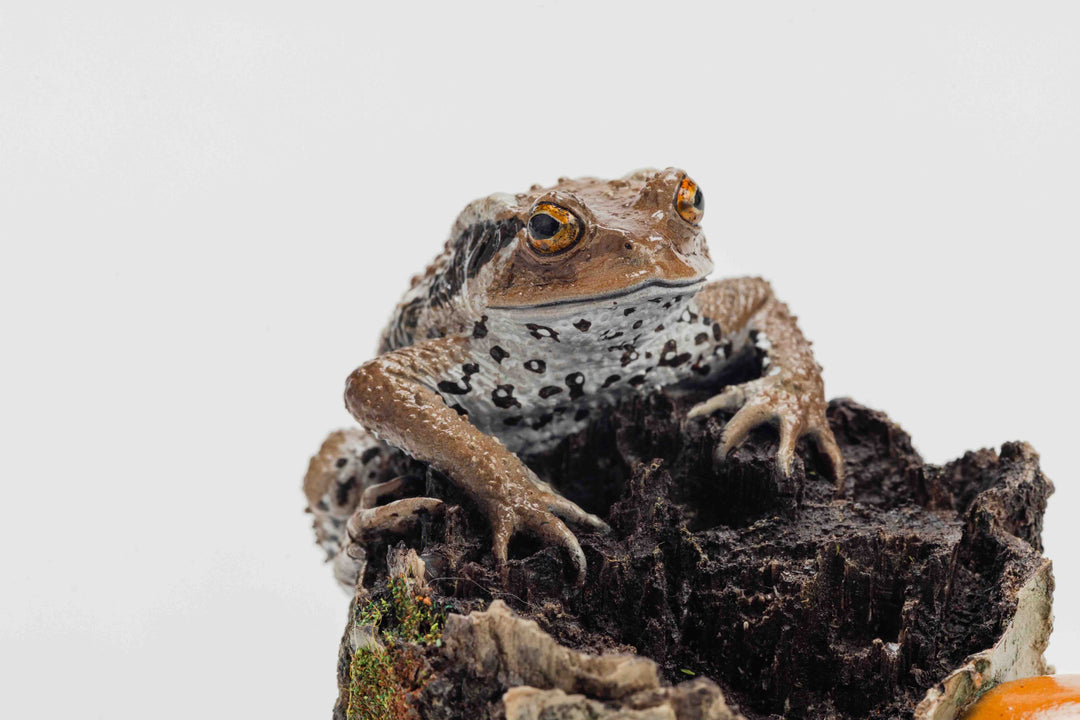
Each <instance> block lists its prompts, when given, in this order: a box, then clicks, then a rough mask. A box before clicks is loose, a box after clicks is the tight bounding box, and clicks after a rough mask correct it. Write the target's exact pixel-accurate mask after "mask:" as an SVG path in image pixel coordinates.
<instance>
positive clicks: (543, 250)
mask: <svg viewBox="0 0 1080 720" xmlns="http://www.w3.org/2000/svg"><path fill="white" fill-rule="evenodd" d="M579 239H581V221H580V220H578V219H577V217H576V216H575V215H574V214H573V213H572V212H570V211H569V210H567V209H565V208H561V207H559V206H558V205H552V204H551V203H540V204H539V205H537V206H536V209H535V210H533V214H532V217H530V218H529V247H531V248H532V249H533V250H535V251H536V252H538V253H540V254H541V255H555V254H557V253H561V252H563V251H564V250H569V249H570V248H572V247H573V246H574V243H576V242H577V241H578V240H579Z"/></svg>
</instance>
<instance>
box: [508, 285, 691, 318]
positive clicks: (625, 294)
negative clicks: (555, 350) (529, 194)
mask: <svg viewBox="0 0 1080 720" xmlns="http://www.w3.org/2000/svg"><path fill="white" fill-rule="evenodd" d="M704 284H705V278H704V277H699V278H691V279H687V280H655V279H654V280H646V281H644V282H641V283H638V284H636V285H630V286H628V287H625V288H619V289H618V290H612V291H610V292H605V293H601V294H598V295H587V296H584V297H564V298H559V299H557V300H551V301H546V302H539V303H531V304H528V305H491V306H489V309H490V310H504V311H508V312H513V311H517V310H534V311H535V310H553V311H558V310H559V309H562V308H566V309H572V308H578V307H581V306H582V305H603V304H604V303H606V302H608V301H618V300H621V299H624V298H629V297H641V298H643V299H652V298H659V297H666V296H668V295H693V294H694V293H696V292H697V291H698V290H700V289H701V287H702V286H703V285H704Z"/></svg>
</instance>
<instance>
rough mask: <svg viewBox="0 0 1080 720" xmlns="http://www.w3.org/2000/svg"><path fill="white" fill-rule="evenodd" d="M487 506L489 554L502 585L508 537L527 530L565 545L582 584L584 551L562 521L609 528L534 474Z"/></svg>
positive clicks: (506, 567)
mask: <svg viewBox="0 0 1080 720" xmlns="http://www.w3.org/2000/svg"><path fill="white" fill-rule="evenodd" d="M530 475H531V473H530ZM488 507H489V511H488V513H487V514H488V520H489V521H490V523H491V528H492V538H493V547H492V553H493V555H494V556H495V564H496V567H497V568H498V570H499V575H500V576H501V577H502V581H503V585H506V584H507V582H508V579H509V547H510V540H511V538H513V536H514V535H516V534H517V533H519V532H525V533H528V534H530V535H532V536H534V537H535V538H536V539H538V540H540V541H541V542H543V543H545V544H548V543H550V544H554V545H561V546H562V547H563V548H565V549H566V551H567V553H568V554H569V555H570V561H571V562H572V563H573V566H574V573H575V580H576V583H577V584H578V585H583V584H584V583H585V570H586V568H585V553H584V552H582V550H581V545H580V543H578V539H577V537H576V536H575V535H574V533H573V532H571V530H570V529H569V528H568V527H567V526H566V524H565V523H564V522H563V520H568V521H571V522H575V523H578V524H580V525H584V526H586V527H590V528H593V529H595V530H602V531H605V532H606V531H607V530H608V529H609V528H608V526H607V523H605V522H604V521H603V520H601V519H600V518H598V517H597V516H596V515H593V514H591V513H588V512H585V511H584V510H582V509H581V508H580V507H578V505H577V504H575V503H573V502H571V501H570V500H567V499H566V498H564V497H563V496H562V495H559V494H558V493H557V492H555V491H554V490H552V489H551V486H550V485H548V484H547V483H545V482H543V481H542V480H539V479H536V478H535V476H534V477H533V478H532V483H531V484H529V485H524V484H522V485H518V486H517V490H516V492H514V493H507V494H506V495H505V496H504V497H502V498H500V500H499V501H498V502H497V504H495V505H494V506H492V505H490V504H489V505H488ZM560 518H562V519H560Z"/></svg>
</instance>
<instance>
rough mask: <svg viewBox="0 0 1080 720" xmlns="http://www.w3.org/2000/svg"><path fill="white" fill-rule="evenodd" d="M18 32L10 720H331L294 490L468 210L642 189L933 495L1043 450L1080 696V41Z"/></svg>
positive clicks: (677, 11) (731, 24)
mask: <svg viewBox="0 0 1080 720" xmlns="http://www.w3.org/2000/svg"><path fill="white" fill-rule="evenodd" d="M15 5H16V3H14V2H11V3H5V4H4V5H3V9H2V10H0V239H2V253H0V300H2V303H0V313H2V316H0V317H2V334H0V343H2V347H3V350H2V353H0V363H2V365H3V367H2V372H0V413H2V416H0V423H2V425H0V438H2V440H0V442H2V452H0V463H2V468H0V471H2V472H0V477H2V479H3V500H2V501H0V557H2V568H3V575H2V578H3V579H2V580H0V588H2V592H0V677H2V678H3V683H2V684H3V688H4V689H3V691H2V692H0V715H2V716H4V717H11V718H16V717H17V718H37V717H58V716H61V715H67V714H69V713H70V714H77V715H78V716H80V717H88V718H144V717H156V718H182V717H192V716H198V717H203V716H207V717H254V716H256V715H258V716H260V717H281V718H295V717H315V718H319V717H328V715H329V710H330V706H331V704H332V701H333V697H334V694H335V684H334V669H335V663H336V657H337V643H338V638H339V636H340V633H341V631H342V628H343V626H344V620H345V612H346V604H347V598H346V597H345V595H343V594H342V593H341V592H340V591H339V590H338V589H337V588H336V587H335V585H334V583H333V581H332V580H331V577H330V572H329V569H328V568H327V567H324V566H322V565H321V564H320V559H321V558H320V552H319V551H318V550H317V549H316V548H315V546H314V545H313V543H312V540H311V536H310V529H309V526H308V518H307V517H306V516H305V515H303V514H302V512H301V510H302V508H303V499H302V496H301V493H300V490H299V484H300V479H301V476H302V475H303V473H304V471H305V469H306V465H307V458H308V457H309V455H310V454H311V453H312V452H313V451H314V450H315V449H316V448H317V447H318V445H319V443H320V442H321V440H322V438H323V436H324V434H325V433H326V432H327V431H328V430H330V429H331V428H333V427H336V426H340V425H344V424H347V423H349V417H348V416H347V414H346V413H345V411H344V409H343V406H342V400H341V391H342V387H343V380H344V378H345V376H346V374H347V373H348V372H349V371H350V370H351V369H352V368H353V367H354V366H355V365H357V364H359V363H360V362H362V361H364V360H366V359H368V358H369V357H370V356H371V353H372V351H373V346H374V344H375V341H376V337H377V333H378V331H379V329H380V328H381V326H382V324H383V322H384V321H385V319H386V318H387V316H388V315H389V313H390V310H391V308H392V307H393V305H394V304H395V302H396V300H397V298H398V297H399V295H400V293H401V292H402V291H403V290H404V288H405V287H406V285H407V281H408V278H409V277H410V275H412V274H413V273H415V272H418V271H420V270H421V269H422V268H423V267H424V265H425V263H426V262H427V261H428V260H429V259H430V258H431V257H432V256H433V255H434V254H435V253H436V252H437V250H438V248H439V247H440V246H441V243H442V242H443V240H444V239H445V233H446V231H447V230H448V228H449V226H450V223H451V222H452V220H453V219H454V217H455V215H456V214H457V212H458V210H459V209H460V208H461V207H462V206H463V205H464V204H465V203H467V202H468V201H470V200H471V199H473V198H474V197H478V196H481V195H485V194H488V193H490V192H494V191H517V190H522V189H524V188H526V187H528V186H529V185H530V184H531V183H533V182H537V181H539V182H543V183H550V182H553V181H554V180H555V178H556V177H558V176H559V175H571V176H573V175H583V174H594V175H600V176H615V175H621V174H623V173H624V172H626V171H628V170H631V169H634V168H637V167H641V166H650V165H652V166H660V167H663V166H666V165H678V166H682V167H685V168H686V169H687V170H689V171H690V173H691V174H692V175H693V176H694V177H695V178H696V179H697V180H698V181H699V182H700V183H701V185H702V187H703V188H704V190H705V193H706V196H707V198H708V212H707V214H706V217H705V223H704V225H705V228H706V231H707V234H708V236H709V238H710V245H711V248H712V251H713V254H714V258H715V260H716V261H717V263H716V264H717V273H718V275H730V274H740V273H755V274H762V275H765V276H767V277H769V278H770V279H771V280H772V281H773V284H774V287H775V288H776V289H777V291H778V293H779V294H780V295H781V297H782V298H784V299H785V300H787V301H788V302H789V303H790V304H791V306H792V307H793V308H794V310H795V312H797V313H798V314H799V316H800V320H801V323H802V327H803V328H804V330H805V331H806V333H807V335H808V336H809V337H811V338H813V340H814V342H815V350H816V352H817V357H818V358H819V360H820V362H821V363H822V364H823V365H824V366H825V368H826V375H825V377H826V386H827V390H828V392H829V394H830V395H851V396H853V397H855V398H857V399H858V400H860V401H862V402H863V403H866V404H869V405H871V406H873V407H877V408H881V409H885V410H887V411H888V412H889V413H890V414H891V416H892V417H893V418H894V419H896V420H897V421H899V422H900V423H902V424H903V426H904V427H905V428H906V429H907V430H908V431H909V432H911V434H912V435H913V436H914V440H915V443H916V445H917V447H918V448H919V449H920V450H921V451H922V452H923V453H924V455H925V456H926V458H927V459H928V460H930V461H934V462H943V461H946V460H948V459H950V458H952V457H955V456H957V455H958V454H960V453H962V452H963V451H964V450H966V449H968V448H976V447H982V446H997V445H999V444H1000V443H1001V442H1003V441H1006V440H1011V439H1026V440H1028V441H1030V442H1032V443H1033V444H1034V445H1035V447H1036V449H1037V450H1039V451H1040V453H1041V454H1042V458H1043V463H1044V469H1045V471H1046V472H1047V474H1048V475H1049V476H1050V477H1051V478H1052V479H1053V480H1054V481H1055V482H1056V484H1057V493H1056V494H1055V495H1054V496H1053V498H1052V500H1051V508H1050V511H1049V512H1048V514H1047V520H1046V533H1045V538H1046V546H1047V551H1048V552H1049V554H1050V555H1051V557H1052V558H1053V559H1054V562H1055V568H1056V574H1057V580H1058V590H1057V596H1056V609H1057V629H1056V631H1055V634H1054V638H1053V641H1052V643H1051V646H1050V649H1049V653H1048V655H1049V658H1050V660H1051V661H1052V662H1054V663H1056V664H1057V666H1058V669H1059V670H1061V671H1071V672H1080V611H1077V603H1078V602H1080V554H1078V553H1077V552H1076V541H1077V534H1076V531H1075V528H1076V525H1077V520H1076V516H1077V512H1078V511H1080V492H1078V491H1077V489H1076V488H1077V485H1076V483H1075V479H1074V477H1073V475H1074V474H1075V464H1074V462H1075V461H1074V460H1073V458H1072V453H1073V451H1074V447H1075V442H1076V432H1077V404H1078V402H1080V393H1078V390H1077V368H1076V367H1075V364H1076V362H1077V353H1076V350H1077V341H1076V325H1077V310H1078V303H1077V299H1076V298H1077V291H1076V289H1075V288H1074V285H1073V283H1074V273H1075V271H1076V268H1075V262H1074V261H1075V256H1076V254H1075V249H1074V246H1075V244H1076V243H1077V241H1078V240H1080V232H1078V231H1080V214H1078V203H1077V200H1078V198H1080V36H1078V30H1080V24H1078V23H1080V10H1078V8H1080V6H1077V5H1076V4H1075V3H1073V4H1070V3H1060V4H1057V5H1054V4H1048V3H1023V4H1021V3H1015V4H1013V9H1011V10H1008V11H1006V10H1001V9H997V8H995V7H994V6H992V5H991V4H988V3H985V2H980V3H973V4H970V5H967V6H964V5H959V4H950V5H948V6H946V5H944V4H942V3H903V4H893V5H891V6H890V9H888V10H884V9H882V8H883V7H884V5H883V4H881V5H879V4H873V7H874V8H875V9H871V4H870V3H864V2H853V3H814V4H812V5H811V4H809V3H792V4H790V5H780V6H778V5H776V4H769V7H768V8H766V7H764V6H763V5H764V4H761V3H742V4H740V5H739V6H738V7H733V6H722V5H720V4H717V3H701V4H697V3H691V2H679V3H660V2H652V3H647V4H646V3H641V4H634V3H629V2H621V3H617V4H612V5H610V6H607V7H601V6H585V7H583V6H582V5H581V4H579V3H558V2H550V3H541V4H531V3H518V4H511V3H505V2H499V3H491V4H489V5H486V6H479V5H477V6H467V5H466V4H464V3H459V2H454V3H435V4H432V5H431V6H424V5H421V4H417V3H415V2H414V3H407V4H406V3H399V4H393V5H395V6H399V7H400V9H397V7H395V9H391V5H392V4H391V3H380V4H379V5H380V7H378V8H375V7H361V3H356V2H350V3H344V2H342V3H336V4H315V3H303V4H301V3H297V4H296V5H295V6H294V7H292V8H290V9H286V8H283V7H278V6H275V5H272V4H270V3H265V2H264V3H251V4H250V6H248V7H243V6H234V7H228V8H226V7H224V6H223V5H222V4H221V3H214V4H213V7H212V9H211V8H205V9H201V8H199V7H198V6H197V4H195V3H170V4H169V7H167V8H166V7H159V8H157V9H149V8H148V7H147V5H148V3H130V4H123V5H122V4H112V6H111V7H104V5H105V4H104V3H95V4H94V5H95V6H96V7H94V8H93V9H90V5H91V4H89V3H85V4H83V5H84V6H85V7H83V8H79V7H77V6H76V5H75V4H72V5H70V6H47V5H46V4H44V3H20V5H21V7H15ZM162 5H163V4H162Z"/></svg>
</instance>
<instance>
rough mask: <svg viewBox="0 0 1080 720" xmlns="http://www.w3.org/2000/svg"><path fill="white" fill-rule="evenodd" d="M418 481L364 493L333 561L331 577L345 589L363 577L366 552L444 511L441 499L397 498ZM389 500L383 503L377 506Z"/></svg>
mask: <svg viewBox="0 0 1080 720" xmlns="http://www.w3.org/2000/svg"><path fill="white" fill-rule="evenodd" d="M417 482H418V479H417V478H412V477H397V478H394V479H392V480H389V481H387V482H383V483H379V484H377V485H372V486H371V487H369V488H368V489H367V490H366V491H365V492H364V494H363V496H362V499H361V502H360V506H359V507H358V508H357V509H356V512H354V513H353V514H352V516H351V517H350V518H349V520H348V522H347V523H346V524H345V543H344V547H343V548H342V550H341V552H339V553H338V554H337V556H336V557H335V558H334V576H335V577H336V578H337V580H338V582H339V583H341V585H342V586H343V587H345V589H346V590H350V589H352V588H353V587H354V586H355V585H356V583H357V581H358V580H359V579H361V578H362V577H363V574H364V570H365V568H366V567H367V551H368V548H370V547H371V546H372V545H374V544H376V543H379V542H389V541H390V540H391V539H393V538H394V537H398V536H401V535H404V534H406V533H408V532H410V531H411V530H412V529H413V528H415V527H416V525H417V524H418V523H419V522H420V520H421V519H422V518H424V517H431V516H438V515H441V514H442V513H443V512H444V511H445V505H444V503H443V501H442V500H439V499H437V498H428V497H409V498H400V499H392V498H398V497H399V496H400V495H401V494H402V492H403V491H405V490H406V489H407V488H409V486H411V485H415V484H416V483H417ZM388 498H391V500H390V501H389V502H386V504H380V503H383V502H384V501H386V500H387V499H388Z"/></svg>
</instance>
